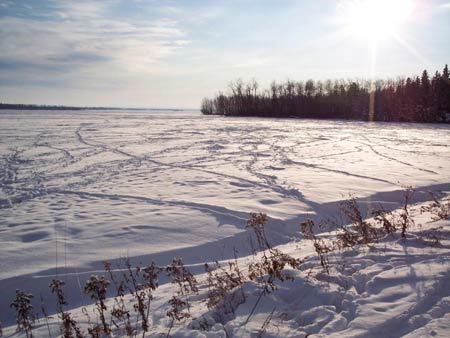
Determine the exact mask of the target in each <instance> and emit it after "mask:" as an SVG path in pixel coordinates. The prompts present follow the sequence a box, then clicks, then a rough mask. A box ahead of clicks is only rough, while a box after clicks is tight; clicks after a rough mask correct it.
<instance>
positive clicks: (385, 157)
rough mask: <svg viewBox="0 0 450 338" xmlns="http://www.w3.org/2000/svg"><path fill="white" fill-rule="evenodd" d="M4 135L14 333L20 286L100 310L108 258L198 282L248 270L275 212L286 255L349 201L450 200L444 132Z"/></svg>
mask: <svg viewBox="0 0 450 338" xmlns="http://www.w3.org/2000/svg"><path fill="white" fill-rule="evenodd" d="M0 124H1V126H2V128H1V130H0V188H1V189H0V231H1V236H0V254H1V256H2V260H1V262H0V290H1V297H0V320H1V321H2V323H3V325H9V324H12V323H13V320H14V318H13V316H12V314H11V311H10V309H9V303H10V302H11V298H12V297H13V294H14V291H15V289H16V288H17V287H20V288H21V289H23V290H25V291H30V292H33V293H34V294H39V293H43V296H44V297H47V296H49V294H48V293H49V292H48V291H47V287H48V284H49V282H50V281H51V279H52V278H54V277H55V276H59V277H60V278H63V279H64V280H65V281H66V282H67V285H68V290H69V291H68V293H69V294H68V298H69V304H70V306H71V307H78V306H81V305H83V304H87V303H89V299H87V297H85V296H83V295H82V284H83V283H84V281H85V280H86V279H87V278H88V277H89V276H90V275H91V274H92V273H95V272H96V271H101V270H102V265H103V264H102V262H103V261H104V260H115V259H117V258H119V257H124V256H128V257H130V258H131V260H132V262H133V263H134V264H137V263H138V262H148V261H150V260H155V261H156V262H158V263H159V264H161V265H164V264H168V263H169V262H170V261H171V259H172V258H173V257H183V258H184V261H185V262H186V263H187V264H189V266H191V267H192V269H193V271H194V272H195V273H199V272H201V271H202V263H203V262H205V261H213V260H223V259H230V258H232V256H233V248H236V249H237V250H238V256H239V257H242V259H245V257H246V256H247V255H248V254H249V253H250V252H251V250H252V248H251V245H250V242H249V240H248V239H249V233H248V231H247V230H246V229H245V221H246V219H247V218H248V213H249V212H253V211H257V212H259V211H261V212H265V213H267V214H268V215H269V220H270V225H269V229H268V231H269V233H270V237H271V241H272V242H273V243H274V244H279V245H282V244H286V243H289V242H290V241H291V240H292V239H293V238H296V237H297V238H298V236H299V235H298V220H299V219H302V218H303V217H305V216H306V215H308V216H309V217H313V218H314V217H317V218H320V217H333V216H334V215H336V210H337V205H338V203H339V201H340V200H342V199H343V198H345V196H346V195H348V194H349V193H353V194H354V195H355V196H357V197H359V201H360V202H361V203H362V205H363V206H367V208H371V207H373V206H377V205H378V204H383V205H384V207H385V208H386V209H395V208H397V207H399V206H400V203H401V200H402V191H403V187H404V186H408V185H411V186H413V187H415V188H416V194H415V201H416V202H419V201H425V200H428V199H429V195H428V194H427V193H426V192H427V191H428V190H434V191H448V190H450V183H449V182H450V171H449V170H448V167H450V149H449V144H450V142H449V141H450V133H449V129H450V128H449V127H448V126H442V125H415V124H383V123H371V124H367V123H362V122H347V121H345V122H343V121H315V120H274V119H251V118H249V119H246V118H221V117H204V116H200V115H198V114H194V113H182V114H176V115H167V114H154V113H153V114H152V113H148V112H145V113H143V112H126V113H124V112H39V113H37V112H26V113H19V112H2V113H0ZM395 250H397V251H398V250H399V249H398V248H397V247H396V249H395ZM411 250H413V249H411ZM434 250H438V249H434ZM392 255H393V257H395V251H394V252H392ZM441 256H442V255H441ZM357 257H358V256H357ZM393 259H394V258H393ZM361 260H364V259H363V258H361ZM361 264H362V263H361ZM377 264H378V263H377ZM391 265H392V264H391ZM396 267H397V266H396V265H393V268H392V269H393V270H394V271H396V270H397V268H396ZM373 268H374V269H375V270H376V269H381V268H380V267H379V266H378V267H377V266H374V267H373ZM367 273H368V274H369V272H367ZM386 273H387V272H386ZM355 278H356V277H355ZM301 280H302V279H301V278H297V279H296V282H294V283H300V284H301V283H302V282H301ZM304 283H306V282H304ZM355 283H356V282H355ZM356 284H357V283H356ZM249 287H250V286H249ZM355 287H356V286H355ZM424 291H426V290H425V289H424ZM380 302H381V301H380ZM280 306H281V305H280ZM286 306H287V307H289V306H288V305H286ZM48 307H49V309H50V310H49V311H50V312H52V310H54V305H53V304H49V305H48ZM270 311H271V309H270V310H269V312H270ZM373 311H376V310H373ZM163 317H164V316H163ZM349 318H350V317H349ZM289 320H292V319H289ZM346 320H347V321H348V318H347V319H346ZM256 323H258V321H256ZM249 325H250V323H249ZM256 325H257V324H256ZM354 325H357V326H356V327H355V329H354V330H353V332H357V329H358V324H356V323H355V324H354ZM436 325H438V324H436Z"/></svg>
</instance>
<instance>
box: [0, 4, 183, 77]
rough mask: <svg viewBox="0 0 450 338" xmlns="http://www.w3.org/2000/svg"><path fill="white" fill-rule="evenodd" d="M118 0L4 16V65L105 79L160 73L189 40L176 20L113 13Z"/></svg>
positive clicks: (0, 56)
mask: <svg viewBox="0 0 450 338" xmlns="http://www.w3.org/2000/svg"><path fill="white" fill-rule="evenodd" d="M118 4H119V2H118V1H115V0H111V1H103V2H87V1H79V2H78V1H77V2H71V1H61V2H53V1H51V2H49V3H48V6H46V8H45V10H43V9H36V10H33V11H32V13H31V15H29V16H25V17H24V16H22V15H17V14H23V13H21V12H20V11H19V9H16V11H15V12H14V11H13V12H10V13H8V14H9V15H2V17H0V68H2V70H9V71H10V72H9V73H11V75H12V76H16V77H17V76H20V75H23V76H25V75H26V74H25V73H24V74H20V73H19V72H20V71H21V70H22V71H24V72H26V73H28V74H29V73H30V71H31V72H34V73H36V72H56V73H60V75H67V74H68V73H74V72H79V71H82V72H83V73H84V74H88V73H89V72H91V73H92V74H93V75H95V77H96V78H97V80H99V81H101V79H102V78H104V77H105V75H106V77H107V74H111V72H116V73H122V74H123V73H133V72H140V73H154V72H157V71H158V69H159V68H158V65H159V64H160V63H163V62H164V60H165V58H167V57H169V56H170V55H172V54H174V53H175V52H176V51H177V50H178V49H180V48H183V47H184V46H186V45H188V44H189V43H190V41H189V40H188V39H187V38H186V34H185V33H184V32H183V31H182V30H181V29H180V28H179V26H178V23H177V22H176V21H174V20H170V19H164V18H157V19H154V20H143V19H141V18H140V19H135V18H133V17H130V16H128V17H120V15H119V14H120V13H119V14H114V13H113V14H114V15H111V13H112V11H113V8H114V6H117V5H118ZM2 5H4V6H11V4H10V3H9V2H4V3H2ZM26 10H30V9H29V8H26ZM4 74H5V73H4ZM102 74H103V76H102ZM6 76H7V74H6ZM74 80H76V79H74Z"/></svg>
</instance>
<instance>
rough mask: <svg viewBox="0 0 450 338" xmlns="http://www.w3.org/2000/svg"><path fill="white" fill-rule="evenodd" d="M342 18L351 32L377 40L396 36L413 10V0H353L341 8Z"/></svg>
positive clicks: (372, 40)
mask: <svg viewBox="0 0 450 338" xmlns="http://www.w3.org/2000/svg"><path fill="white" fill-rule="evenodd" d="M341 10H342V12H341V18H340V19H341V20H342V23H343V25H344V28H345V30H347V31H348V32H349V33H350V34H352V35H354V36H357V37H360V38H363V39H366V40H368V41H370V42H376V41H379V40H382V39H385V38H387V37H389V36H395V35H396V34H397V33H398V30H399V29H400V27H401V26H402V25H403V24H405V22H406V21H407V19H408V18H409V17H410V15H411V13H412V10H413V3H412V0H353V1H346V2H345V3H344V4H343V6H342V8H341Z"/></svg>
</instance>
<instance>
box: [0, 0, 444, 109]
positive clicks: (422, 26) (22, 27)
mask: <svg viewBox="0 0 450 338" xmlns="http://www.w3.org/2000/svg"><path fill="white" fill-rule="evenodd" d="M364 1H370V0H335V1H331V0H305V1H300V0H297V1H294V0H279V1H267V0H262V1H256V0H241V1H233V0H229V1H225V0H223V1H213V0H211V1H201V0H193V1H158V0H147V1H146V0H140V1H138V0H135V1H133V0H127V1H125V0H124V1H121V0H105V1H84V0H80V1H65V0H61V1H53V0H35V1H12V0H11V1H9V0H0V101H1V102H16V103H38V104H64V105H94V106H99V105H101V106H121V107H174V108H198V106H199V103H200V100H201V99H202V97H204V96H211V95H214V94H215V93H216V92H218V91H222V90H226V88H227V84H228V83H229V82H230V81H232V80H236V79H237V78H242V79H244V80H250V79H252V78H255V79H256V80H258V82H259V83H260V85H261V86H267V85H268V84H269V83H270V81H272V80H280V81H282V80H286V79H288V78H289V79H293V80H307V79H309V78H313V79H316V80H321V79H327V78H361V77H370V76H371V75H372V72H373V71H374V74H375V76H376V77H397V76H401V75H414V74H420V73H421V71H422V70H423V69H424V68H427V69H429V70H430V71H432V72H434V71H435V70H437V69H439V70H441V69H442V68H443V66H444V64H445V63H448V62H449V61H450V2H449V1H448V0H391V1H390V2H386V3H387V4H388V3H395V2H396V1H408V2H410V4H412V11H411V13H410V15H408V18H407V19H405V20H404V21H402V22H401V24H399V25H398V27H396V32H395V33H396V35H395V36H396V38H394V37H393V36H390V35H387V36H383V37H380V38H378V39H377V40H378V41H377V43H376V51H375V57H376V63H375V68H374V70H372V67H371V64H372V56H371V55H372V54H371V53H370V50H371V49H370V48H369V46H370V45H373V39H374V38H373V37H366V36H365V35H363V36H362V35H361V34H357V33H358V30H359V27H356V28H355V27H352V28H350V29H349V24H348V21H349V18H348V15H347V14H346V12H345V8H349V7H351V6H354V5H355V3H360V2H364ZM389 6H391V5H386V7H385V8H382V11H385V12H387V13H389V11H390V9H389V8H390V7H389ZM343 8H344V10H343ZM397 10H398V9H397ZM400 10H402V8H401V7H400ZM383 20H385V17H384V16H380V17H379V18H377V17H375V21H374V22H378V21H380V22H379V24H380V25H384V22H383ZM375 25H377V23H375ZM361 29H363V27H361ZM366 35H367V34H366Z"/></svg>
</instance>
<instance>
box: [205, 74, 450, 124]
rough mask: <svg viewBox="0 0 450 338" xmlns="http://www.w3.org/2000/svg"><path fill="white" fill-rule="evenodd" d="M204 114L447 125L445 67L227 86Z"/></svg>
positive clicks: (449, 107)
mask: <svg viewBox="0 0 450 338" xmlns="http://www.w3.org/2000/svg"><path fill="white" fill-rule="evenodd" d="M201 112H202V113H203V114H205V115H226V116H259V117H281V118H289V117H296V118H317V119H350V120H364V121H368V120H373V121H400V122H429V123H450V77H449V71H448V66H447V65H445V67H444V69H443V70H442V73H441V72H439V71H436V72H435V73H434V75H433V76H432V77H431V78H430V76H429V75H428V72H427V71H426V70H424V71H423V72H422V75H421V76H420V77H419V76H415V77H407V78H406V79H405V78H399V79H397V80H391V79H389V80H375V81H370V80H326V81H314V80H308V81H306V82H301V81H300V82H296V81H291V80H287V81H285V82H281V83H277V82H275V81H274V82H272V83H271V84H270V88H268V89H262V90H260V89H259V85H258V83H257V82H256V81H255V80H252V81H250V82H248V83H244V82H243V81H242V80H237V81H235V82H231V83H230V85H229V91H228V93H225V94H224V93H219V94H218V95H216V96H215V97H214V98H212V99H210V98H204V99H203V100H202V103H201Z"/></svg>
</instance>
